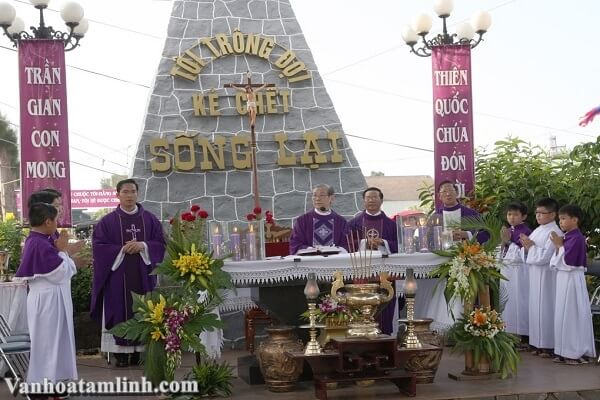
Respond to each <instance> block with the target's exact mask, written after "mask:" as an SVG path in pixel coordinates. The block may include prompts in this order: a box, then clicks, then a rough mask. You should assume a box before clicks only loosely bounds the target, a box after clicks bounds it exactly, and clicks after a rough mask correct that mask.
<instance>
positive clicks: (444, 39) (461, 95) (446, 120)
mask: <svg viewBox="0 0 600 400" xmlns="http://www.w3.org/2000/svg"><path fill="white" fill-rule="evenodd" d="M433 8H434V10H435V12H436V14H437V15H438V17H439V18H441V19H442V32H441V33H439V34H437V35H435V36H433V37H428V36H427V35H428V34H429V32H430V30H431V25H432V21H431V17H430V16H429V15H427V14H421V15H419V16H417V17H416V18H415V20H414V23H413V24H412V26H407V27H405V28H404V29H403V31H402V38H403V39H404V41H405V42H406V44H407V45H408V46H409V47H410V50H411V52H412V53H413V54H415V55H417V56H419V57H431V62H432V69H433V71H432V81H433V125H434V127H433V128H434V143H435V146H434V160H435V161H434V162H435V185H434V187H435V188H436V190H437V188H438V187H439V185H440V184H441V183H442V182H448V181H449V182H452V183H453V184H454V186H455V187H456V190H457V192H458V195H459V197H461V198H462V197H465V196H467V195H469V194H470V192H471V191H472V190H473V188H474V185H475V151H474V147H473V114H472V93H471V49H472V48H474V47H476V46H477V45H478V44H479V43H481V41H482V40H483V35H484V34H485V33H486V32H487V31H488V29H489V27H490V25H491V22H492V20H491V17H490V15H489V14H488V13H487V12H478V13H476V14H475V15H474V16H473V18H472V19H471V23H461V24H460V25H459V26H458V27H457V29H456V32H455V33H449V32H448V24H447V19H448V17H449V16H450V14H451V13H452V9H453V1H452V0H436V1H435V2H434V7H433ZM475 34H477V35H478V36H477V38H476V39H474V38H473V37H474V36H475ZM419 38H420V40H419ZM436 200H437V199H436ZM436 206H437V207H438V208H439V207H441V203H440V202H439V200H437V201H436Z"/></svg>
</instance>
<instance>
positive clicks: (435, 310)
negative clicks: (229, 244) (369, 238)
mask: <svg viewBox="0 0 600 400" xmlns="http://www.w3.org/2000/svg"><path fill="white" fill-rule="evenodd" d="M363 256H364V253H363ZM366 257H367V258H368V261H367V264H370V268H369V269H368V270H369V274H370V276H371V277H376V276H377V275H378V274H379V273H380V272H388V273H389V274H390V276H391V277H394V278H396V279H398V280H397V281H396V291H397V292H398V291H402V285H403V281H402V280H401V279H403V278H404V276H405V274H406V269H407V268H412V269H413V270H414V273H415V277H417V284H418V290H417V295H416V299H415V317H429V318H433V319H434V321H435V322H434V324H432V327H434V328H436V329H444V328H447V327H448V326H449V325H450V324H451V323H452V319H451V317H450V315H449V312H448V310H447V307H446V302H445V300H444V295H443V290H444V287H443V285H439V286H438V287H437V288H436V285H437V282H438V280H437V279H429V278H428V277H429V272H431V271H432V270H433V269H435V267H437V266H438V265H440V264H441V263H443V262H445V261H447V260H448V259H447V258H446V257H442V256H438V255H436V254H433V253H413V254H392V255H390V256H388V257H382V255H381V254H380V253H379V252H372V253H370V252H367V253H366ZM355 262H356V261H355ZM364 263H365V260H364V259H363V264H364ZM223 270H225V271H227V272H228V273H229V274H230V275H231V279H232V280H233V283H234V284H235V285H236V286H237V287H238V289H237V294H233V293H230V294H229V295H228V296H227V298H226V300H225V302H224V303H223V304H222V305H221V306H220V310H221V311H223V312H227V311H234V310H246V309H248V308H251V307H254V306H255V304H254V302H253V301H252V298H251V296H250V289H249V288H250V287H259V286H263V285H276V286H285V285H286V282H288V281H294V280H303V279H306V278H307V277H308V274H309V273H311V272H313V273H315V274H316V277H317V280H318V281H329V282H331V281H333V274H334V272H335V271H341V272H342V273H343V274H344V278H346V279H350V278H351V276H352V273H353V266H352V260H351V258H350V255H349V254H337V255H330V256H327V257H324V256H304V257H300V256H287V257H273V258H270V259H266V260H258V261H239V262H231V261H226V262H225V265H224V267H223ZM460 308H461V307H460V305H457V307H455V316H456V317H457V318H458V317H459V316H460V314H457V312H458V311H460ZM396 312H398V310H396ZM396 319H397V318H396Z"/></svg>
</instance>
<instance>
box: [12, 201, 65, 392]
mask: <svg viewBox="0 0 600 400" xmlns="http://www.w3.org/2000/svg"><path fill="white" fill-rule="evenodd" d="M57 215H58V211H57V210H56V208H55V207H53V206H52V205H50V204H46V203H33V204H31V207H30V208H29V222H30V224H31V232H30V233H29V236H28V237H27V240H26V241H25V246H24V248H23V255H22V258H21V265H20V266H19V269H18V270H17V273H16V274H15V278H14V280H15V281H17V282H19V281H21V282H23V281H27V283H28V285H29V293H28V294H27V324H28V327H29V337H30V339H31V352H30V356H29V368H28V370H27V382H30V383H33V382H40V383H42V382H43V380H44V379H48V380H49V381H50V382H54V383H56V382H58V381H63V380H76V379H77V366H76V361H75V335H74V331H73V303H72V301H71V277H72V276H73V275H75V273H76V267H75V264H74V263H73V260H71V259H70V258H69V255H68V254H67V253H66V248H67V243H68V241H69V236H68V234H67V232H66V231H63V232H61V233H60V234H59V237H58V239H57V240H56V241H54V242H51V241H50V240H49V237H50V236H51V235H52V234H54V233H55V232H56V227H57V224H58V223H57V219H58V218H57Z"/></svg>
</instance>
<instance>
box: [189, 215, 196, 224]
mask: <svg viewBox="0 0 600 400" xmlns="http://www.w3.org/2000/svg"><path fill="white" fill-rule="evenodd" d="M195 220H196V216H195V215H194V214H190V216H189V219H188V221H190V222H194V221H195Z"/></svg>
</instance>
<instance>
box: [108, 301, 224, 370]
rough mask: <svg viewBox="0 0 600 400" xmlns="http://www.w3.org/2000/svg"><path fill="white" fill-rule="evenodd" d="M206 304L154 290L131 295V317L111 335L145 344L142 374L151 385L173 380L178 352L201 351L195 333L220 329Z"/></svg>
mask: <svg viewBox="0 0 600 400" xmlns="http://www.w3.org/2000/svg"><path fill="white" fill-rule="evenodd" d="M209 307H210V305H207V304H198V303H195V304H189V303H186V302H185V301H181V299H178V298H177V296H176V295H174V294H172V295H171V296H169V297H165V296H163V295H162V294H160V293H158V292H156V291H154V292H150V293H148V294H146V295H138V294H135V293H134V294H133V309H134V312H135V314H134V316H133V318H131V319H129V320H128V321H125V322H123V323H121V324H119V325H117V326H115V327H114V328H112V329H111V333H113V334H114V335H117V336H121V337H124V338H125V339H130V340H137V341H140V342H142V343H144V344H145V345H146V362H145V364H144V368H145V370H144V373H145V374H146V376H148V379H150V380H151V381H152V382H160V381H162V380H169V381H170V380H173V378H174V375H175V370H176V369H177V368H179V366H180V365H181V354H182V353H181V352H182V349H192V350H194V351H197V352H203V351H204V346H203V345H202V343H201V342H200V338H199V336H198V335H199V333H200V332H202V331H205V330H209V331H212V330H213V329H215V328H221V327H222V322H221V321H220V320H219V319H218V318H217V316H216V315H215V314H210V313H208V312H207V309H209Z"/></svg>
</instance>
